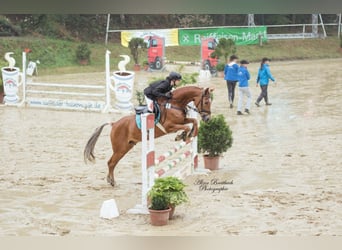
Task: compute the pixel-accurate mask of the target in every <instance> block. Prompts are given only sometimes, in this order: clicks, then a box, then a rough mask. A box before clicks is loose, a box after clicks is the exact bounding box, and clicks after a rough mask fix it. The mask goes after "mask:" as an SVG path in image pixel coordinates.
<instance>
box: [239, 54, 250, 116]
mask: <svg viewBox="0 0 342 250" xmlns="http://www.w3.org/2000/svg"><path fill="white" fill-rule="evenodd" d="M248 64H249V62H248V61H246V60H241V62H240V67H239V71H238V76H239V96H238V107H237V114H238V115H242V114H243V113H242V112H241V111H242V106H243V97H244V96H246V97H247V102H246V106H245V107H246V108H245V112H246V113H247V114H249V110H250V107H251V102H252V95H251V92H250V90H249V84H248V80H249V79H250V74H249V72H248V69H247V65H248Z"/></svg>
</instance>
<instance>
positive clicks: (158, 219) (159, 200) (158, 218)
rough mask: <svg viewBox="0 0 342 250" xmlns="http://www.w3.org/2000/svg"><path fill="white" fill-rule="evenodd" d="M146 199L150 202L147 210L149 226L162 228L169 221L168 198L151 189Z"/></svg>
mask: <svg viewBox="0 0 342 250" xmlns="http://www.w3.org/2000/svg"><path fill="white" fill-rule="evenodd" d="M147 197H148V199H149V202H150V206H149V208H148V210H149V212H150V219H151V225H153V226H164V225H166V224H167V222H168V220H169V214H170V210H171V208H170V206H169V199H168V196H167V195H166V194H165V193H163V192H160V191H158V190H156V189H153V187H152V189H151V190H150V191H149V192H148V194H147Z"/></svg>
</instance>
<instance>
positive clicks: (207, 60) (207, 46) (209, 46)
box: [201, 37, 218, 73]
mask: <svg viewBox="0 0 342 250" xmlns="http://www.w3.org/2000/svg"><path fill="white" fill-rule="evenodd" d="M217 43H218V42H217V40H216V39H215V38H213V37H209V38H204V39H202V41H201V63H202V69H203V70H210V72H211V73H214V72H215V71H216V69H215V67H216V65H217V63H218V58H212V57H211V53H213V52H214V50H215V48H216V45H217Z"/></svg>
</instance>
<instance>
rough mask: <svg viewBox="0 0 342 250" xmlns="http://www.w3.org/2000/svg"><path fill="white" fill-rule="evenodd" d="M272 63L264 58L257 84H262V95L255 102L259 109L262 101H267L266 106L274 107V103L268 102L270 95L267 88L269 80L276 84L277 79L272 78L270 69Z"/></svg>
mask: <svg viewBox="0 0 342 250" xmlns="http://www.w3.org/2000/svg"><path fill="white" fill-rule="evenodd" d="M270 61H271V60H270V59H269V58H267V57H264V58H263V59H262V60H261V65H260V68H259V71H258V77H257V81H256V82H257V86H258V84H260V88H261V93H260V95H259V97H258V99H257V100H256V102H255V105H257V106H258V107H259V106H260V101H261V100H262V99H264V100H265V103H266V105H272V103H270V102H269V100H268V94H267V87H268V82H269V80H270V79H271V80H272V81H273V82H275V79H274V77H273V76H272V74H271V71H270V68H269V64H270Z"/></svg>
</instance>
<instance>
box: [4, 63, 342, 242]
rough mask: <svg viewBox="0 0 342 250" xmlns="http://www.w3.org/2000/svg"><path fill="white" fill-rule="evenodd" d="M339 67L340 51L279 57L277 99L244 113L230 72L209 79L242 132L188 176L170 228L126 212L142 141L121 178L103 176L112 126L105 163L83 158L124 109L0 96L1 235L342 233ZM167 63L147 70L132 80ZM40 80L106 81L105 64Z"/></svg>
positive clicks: (101, 152)
mask: <svg viewBox="0 0 342 250" xmlns="http://www.w3.org/2000/svg"><path fill="white" fill-rule="evenodd" d="M258 66H259V65H258V64H257V63H252V64H250V65H249V70H250V73H251V77H252V79H251V81H250V88H251V92H252V95H253V103H254V101H255V99H256V98H257V96H258V94H259V92H260V90H259V88H257V87H256V86H255V78H256V72H257V68H258ZM341 68H342V59H330V60H320V61H293V62H272V64H271V71H272V73H273V75H274V76H275V78H276V80H277V85H276V86H274V85H272V84H271V85H270V87H269V96H270V101H271V102H272V103H273V105H272V106H265V105H264V104H262V105H261V107H259V108H257V107H256V106H255V105H254V104H252V105H253V106H252V108H251V114H250V115H243V116H237V115H236V108H233V109H230V108H229V107H228V101H227V89H226V84H225V82H224V80H223V79H221V78H212V79H211V80H210V81H208V82H202V81H200V82H199V85H200V86H215V88H216V90H215V95H214V102H213V107H212V111H213V114H219V113H222V114H224V116H225V118H226V120H227V122H228V124H229V125H230V127H231V129H232V131H233V137H234V142H233V146H232V148H230V149H229V150H228V151H227V152H226V153H225V154H224V155H223V156H222V158H221V161H220V162H221V163H220V169H219V170H217V171H213V172H211V173H209V174H208V175H192V176H188V177H186V178H185V179H184V181H185V182H186V184H187V185H188V186H187V188H186V191H187V194H188V196H189V198H190V201H189V202H188V203H187V204H184V205H180V206H178V207H177V208H176V212H175V218H174V220H171V221H170V222H169V225H167V226H164V227H153V226H151V225H150V224H149V217H148V215H132V214H128V213H127V210H128V209H129V208H132V207H134V206H135V204H137V203H138V202H139V201H140V194H141V183H140V182H141V176H140V150H141V147H140V144H138V145H137V146H136V147H135V148H134V149H133V150H132V151H130V152H129V153H128V154H127V155H126V156H125V157H124V158H123V160H121V162H120V163H119V164H118V166H117V168H116V171H115V176H116V182H117V186H116V187H115V188H113V187H111V186H110V185H109V184H107V183H106V180H105V177H106V173H107V166H106V162H107V160H108V158H109V157H110V155H111V146H110V141H109V132H110V130H109V127H107V128H106V129H105V130H104V131H103V133H102V135H101V137H100V138H99V141H98V142H97V145H96V148H95V153H96V157H97V161H96V163H95V164H93V165H86V164H85V163H84V162H83V149H84V146H85V144H86V142H87V140H88V138H89V136H90V135H91V134H92V133H93V131H94V129H95V128H96V127H98V126H99V125H101V124H102V123H104V122H107V121H115V120H117V119H119V118H120V117H122V116H124V115H125V114H122V113H111V114H102V113H95V112H76V111H54V110H46V109H37V108H15V107H6V106H3V105H0V117H1V121H0V123H1V126H0V149H1V150H0V152H1V157H0V169H1V172H0V225H1V227H0V235H2V236H13V235H14V236H39V235H56V236H62V235H74V236H84V235H94V236H102V235H105V236H115V235H158V236H159V235H175V236H190V235H222V236H225V235H242V236H249V235H251V236H260V235H277V236H278V235H279V236H315V235H329V236H330V235H338V236H341V235H342V220H341V218H342V191H341V190H342V169H341V166H342V164H341V163H342V160H341V159H342V157H341V156H342V155H341V148H342V127H341V124H342V118H341V110H340V107H341V104H342V101H341V96H342V95H341V94H342V90H341V82H342V73H341ZM168 69H169V70H172V69H177V67H176V66H172V65H169V66H168ZM185 71H187V72H194V71H198V68H197V67H194V66H192V67H185ZM166 74H167V73H150V72H139V73H138V74H137V77H136V85H135V88H136V89H140V90H141V89H142V88H143V86H145V85H146V82H147V81H148V79H151V78H152V77H158V76H159V75H162V76H164V75H166ZM35 80H40V81H44V80H46V81H50V82H59V81H63V82H68V81H70V82H75V83H82V84H86V83H89V84H94V83H98V82H104V73H91V74H73V75H63V76H48V77H38V79H35ZM236 95H237V91H236ZM134 99H135V98H134ZM134 102H136V100H134ZM236 104H237V99H236V100H235V106H236ZM173 139H174V135H167V136H164V137H162V138H160V139H157V140H156V147H157V154H158V153H159V152H160V153H162V152H163V151H162V150H164V149H165V148H167V147H169V145H170V144H175V142H173ZM199 165H200V167H201V166H203V160H202V158H201V157H199ZM230 181H233V184H229V182H230ZM203 183H208V185H207V190H206V189H205V188H204V187H203ZM210 188H211V190H209V189H210ZM212 189H215V191H214V192H213V191H212ZM219 190H221V191H219ZM112 198H114V199H115V200H116V203H117V205H118V208H119V211H120V216H119V217H117V218H114V219H111V220H106V219H102V218H100V217H99V212H100V208H101V205H102V202H103V201H105V200H108V199H112Z"/></svg>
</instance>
